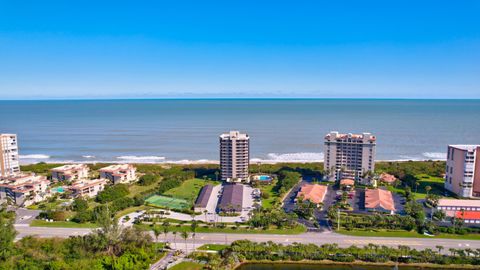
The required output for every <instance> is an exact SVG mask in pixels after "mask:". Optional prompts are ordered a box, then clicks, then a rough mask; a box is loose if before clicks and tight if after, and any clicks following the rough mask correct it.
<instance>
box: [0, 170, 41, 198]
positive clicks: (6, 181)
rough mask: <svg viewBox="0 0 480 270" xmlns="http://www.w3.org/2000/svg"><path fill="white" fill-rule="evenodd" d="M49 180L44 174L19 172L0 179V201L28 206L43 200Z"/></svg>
mask: <svg viewBox="0 0 480 270" xmlns="http://www.w3.org/2000/svg"><path fill="white" fill-rule="evenodd" d="M49 185H50V181H48V180H47V178H46V177H44V176H38V175H34V174H20V175H16V176H11V177H7V178H3V179H2V180H0V201H7V202H11V203H12V204H15V205H18V206H29V205H31V204H33V203H36V202H40V201H43V200H45V199H46V198H47V197H48V195H49V192H48V187H49Z"/></svg>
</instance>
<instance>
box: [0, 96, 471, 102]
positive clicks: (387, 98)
mask: <svg viewBox="0 0 480 270" xmlns="http://www.w3.org/2000/svg"><path fill="white" fill-rule="evenodd" d="M96 100H98V101H100V100H104V101H108V100H459V101H461V100H472V101H476V100H480V98H422V97H416V98H408V97H151V98H148V97H86V98H30V99H21V98H12V99H2V98H0V101H96Z"/></svg>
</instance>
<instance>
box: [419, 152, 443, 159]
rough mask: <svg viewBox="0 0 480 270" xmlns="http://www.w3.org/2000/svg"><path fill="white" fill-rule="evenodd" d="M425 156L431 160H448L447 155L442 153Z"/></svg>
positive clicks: (427, 153)
mask: <svg viewBox="0 0 480 270" xmlns="http://www.w3.org/2000/svg"><path fill="white" fill-rule="evenodd" d="M423 156H424V157H427V158H429V159H447V153H442V152H425V153H423Z"/></svg>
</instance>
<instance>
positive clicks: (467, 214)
mask: <svg viewBox="0 0 480 270" xmlns="http://www.w3.org/2000/svg"><path fill="white" fill-rule="evenodd" d="M455 217H456V218H461V219H466V220H472V219H473V220H480V212H479V211H457V212H455Z"/></svg>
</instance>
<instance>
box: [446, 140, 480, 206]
mask: <svg viewBox="0 0 480 270" xmlns="http://www.w3.org/2000/svg"><path fill="white" fill-rule="evenodd" d="M445 189H447V190H449V191H451V192H453V193H455V194H457V195H458V196H460V197H462V198H472V199H480V145H449V146H448V152H447V166H446V170H445Z"/></svg>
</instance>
